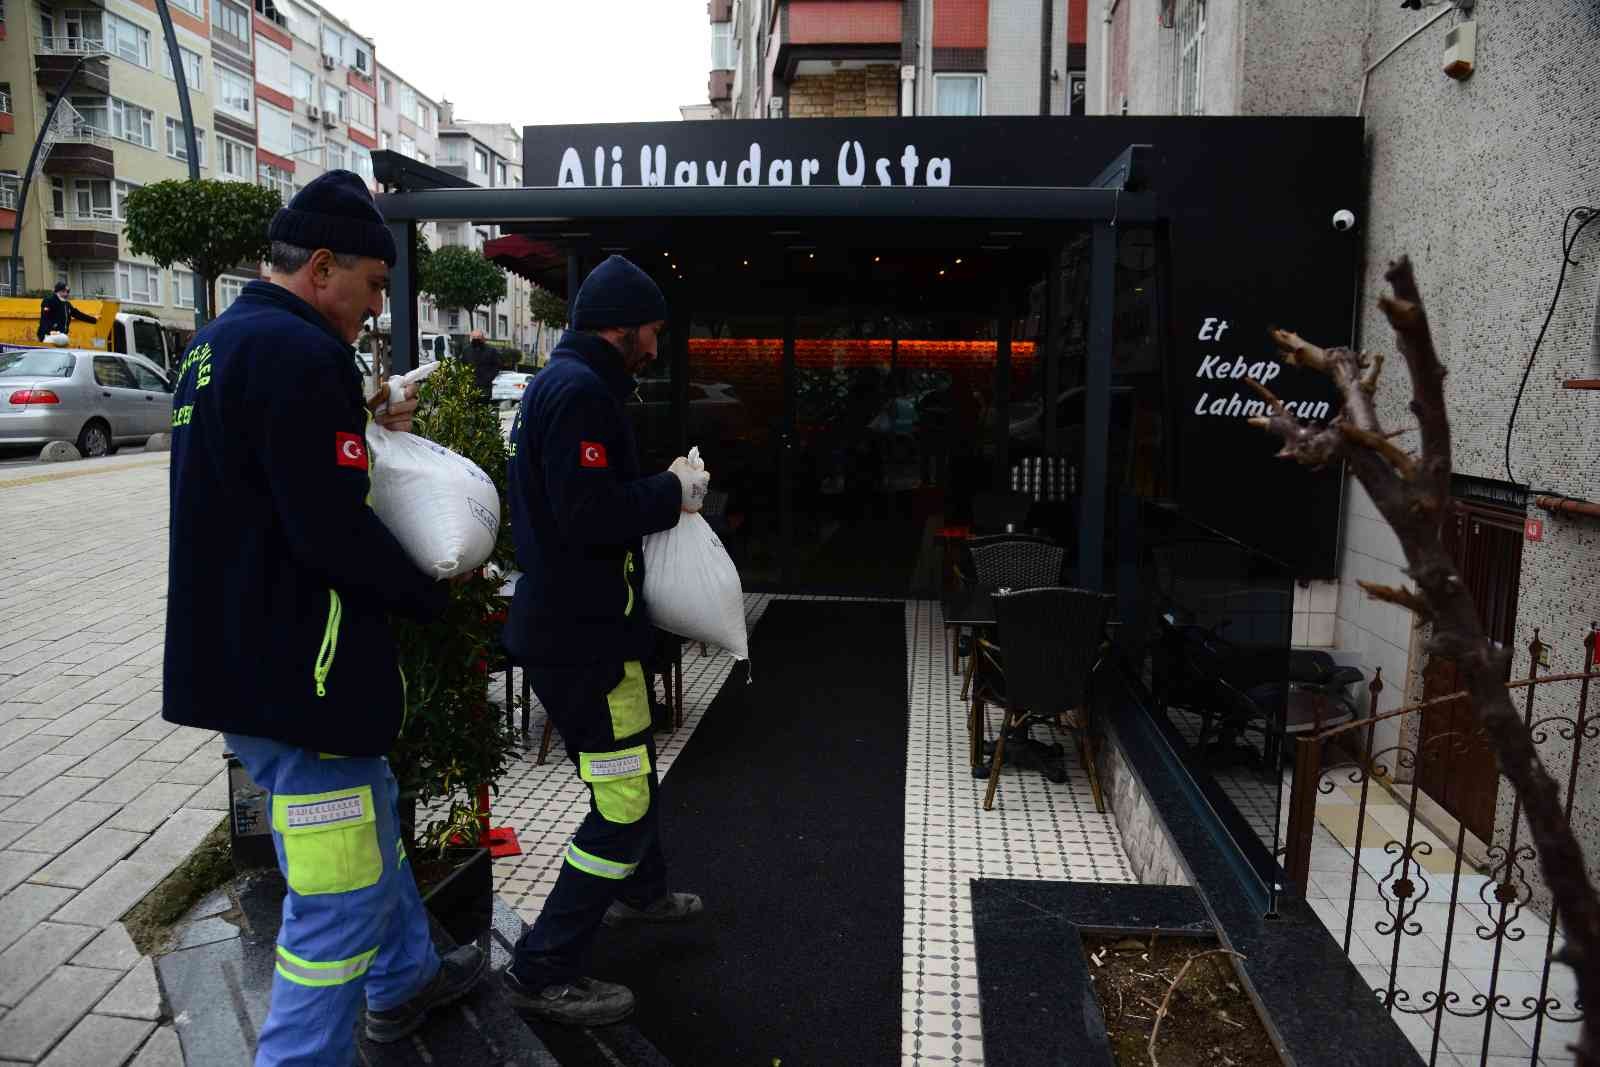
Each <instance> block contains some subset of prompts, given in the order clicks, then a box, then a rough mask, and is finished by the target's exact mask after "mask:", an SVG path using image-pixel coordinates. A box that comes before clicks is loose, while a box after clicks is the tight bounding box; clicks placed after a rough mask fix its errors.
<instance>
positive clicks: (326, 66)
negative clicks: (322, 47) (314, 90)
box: [322, 52, 333, 70]
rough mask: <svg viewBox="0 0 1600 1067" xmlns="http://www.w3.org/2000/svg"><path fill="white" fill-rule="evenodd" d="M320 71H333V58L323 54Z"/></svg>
mask: <svg viewBox="0 0 1600 1067" xmlns="http://www.w3.org/2000/svg"><path fill="white" fill-rule="evenodd" d="M322 69H323V70H332V69H333V57H332V56H330V55H328V54H327V53H326V52H324V53H323V55H322Z"/></svg>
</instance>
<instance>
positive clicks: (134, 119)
mask: <svg viewBox="0 0 1600 1067" xmlns="http://www.w3.org/2000/svg"><path fill="white" fill-rule="evenodd" d="M73 103H74V104H75V105H76V103H77V101H76V100H74V101H73ZM78 110H79V113H80V114H82V115H83V117H84V120H85V121H86V122H88V123H89V124H90V125H91V126H94V127H95V128H96V129H100V130H104V131H105V132H107V133H109V134H110V135H111V136H113V137H120V138H121V139H122V140H124V141H131V142H132V143H133V144H136V145H142V146H143V147H145V148H154V147H155V146H156V135H155V121H156V113H155V112H154V111H151V110H150V109H149V108H144V107H140V106H139V105H138V104H130V103H128V102H127V101H126V100H118V99H117V98H116V97H114V96H112V97H107V98H104V99H103V102H102V103H100V104H98V105H91V106H90V107H89V109H88V110H87V111H86V110H84V109H83V108H81V107H80V108H79V109H78ZM91 113H94V117H92V118H91Z"/></svg>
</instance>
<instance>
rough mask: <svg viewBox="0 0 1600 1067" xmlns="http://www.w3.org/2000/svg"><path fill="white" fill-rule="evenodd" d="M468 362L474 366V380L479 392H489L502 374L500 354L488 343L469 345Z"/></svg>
mask: <svg viewBox="0 0 1600 1067" xmlns="http://www.w3.org/2000/svg"><path fill="white" fill-rule="evenodd" d="M467 363H468V364H469V365H471V367H472V381H473V384H474V385H476V386H477V387H478V392H480V393H485V394H487V393H489V392H490V391H491V390H493V389H494V380H495V378H496V377H497V376H498V375H499V374H500V354H499V353H498V352H496V351H495V350H494V349H492V348H490V347H489V346H488V345H470V344H469V345H468V346H467Z"/></svg>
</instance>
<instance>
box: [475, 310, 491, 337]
mask: <svg viewBox="0 0 1600 1067" xmlns="http://www.w3.org/2000/svg"><path fill="white" fill-rule="evenodd" d="M472 328H473V329H475V330H482V331H483V332H484V333H488V332H489V313H488V312H487V311H474V312H473V313H472Z"/></svg>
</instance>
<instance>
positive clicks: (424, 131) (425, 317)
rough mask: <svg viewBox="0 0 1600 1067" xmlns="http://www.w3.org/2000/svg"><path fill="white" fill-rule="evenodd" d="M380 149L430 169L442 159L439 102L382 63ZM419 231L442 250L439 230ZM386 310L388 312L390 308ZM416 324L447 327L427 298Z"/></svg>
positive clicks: (426, 328)
mask: <svg viewBox="0 0 1600 1067" xmlns="http://www.w3.org/2000/svg"><path fill="white" fill-rule="evenodd" d="M378 147H379V148H381V149H385V150H392V151H395V152H399V153H400V154H401V155H403V156H408V157H409V158H411V159H414V160H416V161H417V162H419V163H426V164H428V165H429V166H433V165H435V164H436V163H437V162H438V158H439V105H438V103H437V102H436V101H434V100H433V99H432V98H431V97H429V96H428V95H427V94H425V93H423V92H422V90H420V89H418V88H417V87H416V86H415V85H413V84H412V83H410V82H408V81H406V79H405V78H403V77H401V76H400V75H399V74H398V73H396V72H395V71H393V70H391V69H390V68H388V67H386V66H384V65H383V64H381V63H380V64H378ZM369 177H370V175H369ZM418 229H419V230H420V231H421V233H422V236H423V238H424V239H425V240H426V241H427V242H428V245H429V247H430V248H437V247H439V233H438V228H437V227H436V226H435V224H434V223H432V222H427V223H423V224H422V225H421V226H420V227H418ZM384 310H385V311H388V307H387V305H386V306H385V307H384ZM417 324H418V327H419V328H420V329H421V330H422V332H423V333H433V332H437V331H439V330H442V329H443V328H444V323H443V321H442V320H441V318H440V315H439V309H438V307H437V306H436V305H435V304H434V302H433V300H432V299H431V298H430V297H428V296H423V297H422V298H421V299H420V300H419V301H418V306H417Z"/></svg>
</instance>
